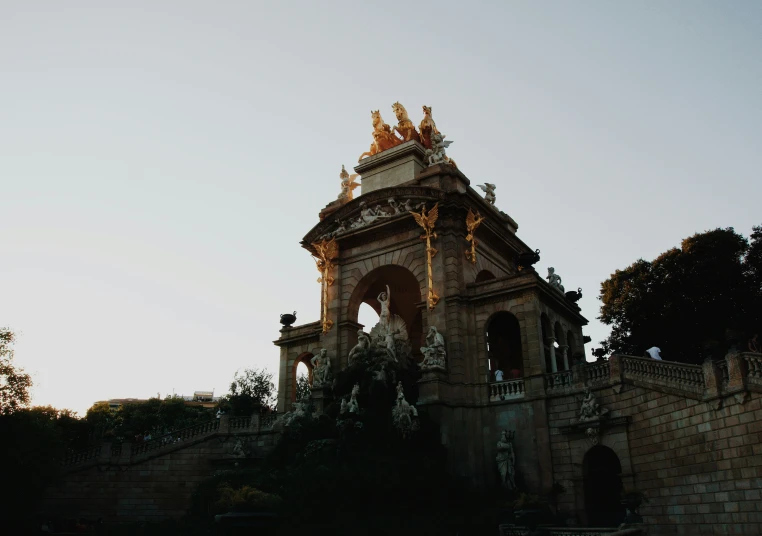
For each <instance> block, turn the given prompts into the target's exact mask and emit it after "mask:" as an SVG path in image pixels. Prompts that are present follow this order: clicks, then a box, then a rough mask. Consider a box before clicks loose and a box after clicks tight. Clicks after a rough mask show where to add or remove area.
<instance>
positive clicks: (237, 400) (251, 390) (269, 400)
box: [219, 369, 277, 416]
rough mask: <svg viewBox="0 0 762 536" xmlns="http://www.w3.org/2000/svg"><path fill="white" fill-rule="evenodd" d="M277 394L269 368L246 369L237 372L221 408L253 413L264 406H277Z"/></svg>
mask: <svg viewBox="0 0 762 536" xmlns="http://www.w3.org/2000/svg"><path fill="white" fill-rule="evenodd" d="M276 402H277V394H276V391H275V384H274V383H273V375H272V373H271V372H268V371H267V370H264V369H262V370H260V369H244V371H243V373H240V372H236V373H235V375H234V376H233V381H232V382H231V383H230V392H229V393H228V394H227V395H225V396H224V397H223V399H222V400H221V401H220V403H219V408H220V409H223V410H224V411H227V412H230V413H232V414H233V415H241V416H245V415H252V414H254V413H255V412H259V411H260V410H261V408H263V407H269V408H273V409H274V408H275V406H276Z"/></svg>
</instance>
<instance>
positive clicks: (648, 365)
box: [620, 356, 704, 393]
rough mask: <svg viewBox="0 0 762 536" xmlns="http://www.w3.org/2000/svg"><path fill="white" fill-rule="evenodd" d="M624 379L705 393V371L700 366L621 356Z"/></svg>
mask: <svg viewBox="0 0 762 536" xmlns="http://www.w3.org/2000/svg"><path fill="white" fill-rule="evenodd" d="M620 358H621V371H622V377H623V378H624V379H627V380H636V381H643V382H648V383H651V384H657V385H662V386H664V387H670V388H674V389H677V390H680V391H689V392H693V393H703V391H704V371H703V369H702V367H701V366H700V365H688V364H685V363H672V362H667V361H658V360H655V359H648V358H644V357H633V356H620Z"/></svg>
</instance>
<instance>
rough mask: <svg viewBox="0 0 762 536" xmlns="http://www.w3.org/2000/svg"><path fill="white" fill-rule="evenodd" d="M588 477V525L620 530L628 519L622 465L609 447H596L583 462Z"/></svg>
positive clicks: (586, 502) (586, 484)
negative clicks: (625, 517)
mask: <svg viewBox="0 0 762 536" xmlns="http://www.w3.org/2000/svg"><path fill="white" fill-rule="evenodd" d="M582 465H583V471H584V477H585V511H586V512H587V524H588V525H590V526H593V527H618V526H619V524H620V523H621V522H622V521H623V520H624V514H625V511H624V506H622V504H621V502H620V494H621V491H622V464H621V463H620V462H619V457H618V456H617V455H616V453H615V452H614V451H613V450H611V449H610V448H608V447H604V446H602V445H596V446H595V447H593V448H591V449H590V450H588V451H587V453H586V454H585V458H584V460H583V462H582Z"/></svg>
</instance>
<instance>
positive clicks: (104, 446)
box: [98, 441, 111, 463]
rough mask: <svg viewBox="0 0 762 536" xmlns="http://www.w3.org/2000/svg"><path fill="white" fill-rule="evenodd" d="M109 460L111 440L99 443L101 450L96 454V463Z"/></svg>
mask: <svg viewBox="0 0 762 536" xmlns="http://www.w3.org/2000/svg"><path fill="white" fill-rule="evenodd" d="M109 461H111V441H104V442H103V443H101V452H100V455H99V456H98V463H108V462H109Z"/></svg>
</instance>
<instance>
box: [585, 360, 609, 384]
mask: <svg viewBox="0 0 762 536" xmlns="http://www.w3.org/2000/svg"><path fill="white" fill-rule="evenodd" d="M608 380H609V362H608V361H602V362H600V363H589V364H588V365H587V366H586V367H585V384H586V385H591V384H594V383H598V382H605V381H608Z"/></svg>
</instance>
